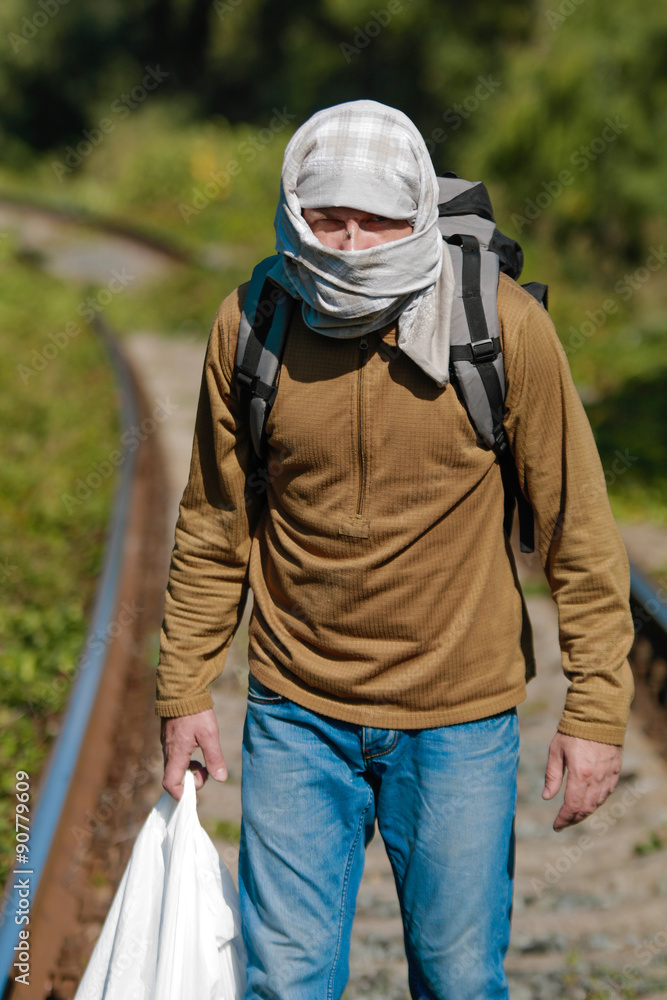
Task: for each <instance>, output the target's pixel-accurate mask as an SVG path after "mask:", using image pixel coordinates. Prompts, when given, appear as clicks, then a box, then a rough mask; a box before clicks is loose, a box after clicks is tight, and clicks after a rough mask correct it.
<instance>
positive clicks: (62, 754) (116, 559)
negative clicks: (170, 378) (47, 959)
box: [0, 319, 139, 996]
mask: <svg viewBox="0 0 667 1000" xmlns="http://www.w3.org/2000/svg"><path fill="white" fill-rule="evenodd" d="M91 325H92V326H93V328H94V329H95V332H96V333H97V334H98V336H99V337H100V338H101V340H102V342H103V343H104V346H105V348H106V351H107V353H108V356H109V359H110V362H111V366H112V368H113V370H114V374H115V377H116V383H117V386H118V390H119V395H120V405H119V410H120V418H121V424H122V427H123V430H124V431H130V430H131V428H132V427H133V426H136V424H137V422H138V413H139V408H138V401H137V398H136V395H135V391H134V386H133V381H132V376H131V372H130V369H129V366H128V364H127V362H126V361H125V359H124V357H123V355H122V353H121V352H120V350H119V348H118V346H117V344H116V342H115V340H114V339H113V337H112V336H111V334H110V331H109V330H108V328H107V327H106V326H105V325H104V324H103V323H102V322H101V321H100V320H99V319H98V320H96V321H95V322H94V323H93V324H91ZM135 470H136V454H135V453H133V452H132V451H130V449H129V448H126V449H125V452H124V461H123V463H122V470H121V476H120V480H119V482H118V486H117V488H116V495H115V498H114V504H113V513H112V518H111V523H110V527H109V533H108V540H107V546H106V552H105V558H104V565H103V568H102V574H101V577H100V582H99V585H98V590H97V595H96V600H95V606H94V608H93V613H92V616H91V619H90V623H89V627H88V634H87V637H86V641H85V643H84V652H83V656H82V659H81V662H80V664H79V666H78V676H77V679H76V681H75V685H74V688H73V690H72V694H71V696H70V700H69V705H68V708H67V710H66V713H65V716H64V718H63V722H62V727H61V731H60V735H59V737H58V739H57V741H56V743H55V745H54V747H53V749H52V752H51V755H50V758H49V763H48V765H47V769H46V771H45V773H44V776H43V778H42V781H41V784H40V794H39V799H38V803H37V809H36V811H35V816H34V820H33V821H32V822H31V824H30V826H31V834H30V853H29V859H30V863H29V866H28V865H25V866H24V868H23V870H21V869H20V867H19V869H17V870H15V871H14V872H13V873H10V877H9V880H8V887H9V891H8V892H7V895H6V897H5V900H4V906H3V911H2V926H1V927H0V996H4V991H5V990H6V988H7V985H8V982H9V980H10V973H11V967H12V964H13V958H14V948H15V945H16V944H17V943H18V941H19V930H20V927H19V926H18V925H17V924H16V923H15V920H14V915H15V914H16V913H18V912H19V910H18V904H19V900H20V897H19V887H18V886H17V885H16V884H14V885H13V886H12V883H16V882H17V881H18V879H19V878H21V879H24V880H25V879H29V890H30V896H29V898H30V900H31V901H34V900H35V897H36V893H37V890H38V887H39V884H40V880H41V877H42V874H43V872H44V868H45V866H46V862H47V859H48V856H49V852H50V849H51V844H52V841H53V838H54V836H55V833H56V830H57V828H58V824H59V821H60V817H61V814H62V811H63V806H64V803H65V800H66V798H67V795H68V792H69V789H70V784H71V780H72V775H73V772H74V769H75V766H76V763H77V760H78V757H79V752H80V749H81V745H82V743H83V739H84V736H85V733H86V729H87V726H88V722H89V719H90V714H91V711H92V708H93V705H94V703H95V698H96V696H97V692H98V688H99V684H100V680H101V677H102V674H103V672H104V667H105V664H106V660H107V654H108V647H107V646H106V645H103V644H101V643H99V642H93V641H92V639H93V637H94V636H96V635H106V634H108V632H107V629H108V627H109V625H110V624H111V622H112V621H113V617H114V613H115V610H116V606H117V599H118V589H119V583H120V578H121V570H122V561H123V560H122V557H123V546H124V540H125V533H126V525H127V521H128V515H129V510H130V497H131V494H132V487H133V483H134V479H135Z"/></svg>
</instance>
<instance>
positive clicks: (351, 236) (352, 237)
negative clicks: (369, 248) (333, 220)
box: [342, 219, 368, 250]
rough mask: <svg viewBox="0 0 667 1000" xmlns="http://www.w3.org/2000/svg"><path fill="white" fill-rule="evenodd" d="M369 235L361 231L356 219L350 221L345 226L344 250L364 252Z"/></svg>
mask: <svg viewBox="0 0 667 1000" xmlns="http://www.w3.org/2000/svg"><path fill="white" fill-rule="evenodd" d="M367 235H368V234H367V233H365V232H364V231H363V230H362V229H360V227H359V223H358V222H357V221H356V219H350V220H349V221H348V222H347V223H346V224H345V231H344V232H343V236H342V248H343V250H363V249H364V248H365V240H366V237H367Z"/></svg>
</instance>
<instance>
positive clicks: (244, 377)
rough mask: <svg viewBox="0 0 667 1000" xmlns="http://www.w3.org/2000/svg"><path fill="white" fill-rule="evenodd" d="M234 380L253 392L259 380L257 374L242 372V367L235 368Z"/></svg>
mask: <svg viewBox="0 0 667 1000" xmlns="http://www.w3.org/2000/svg"><path fill="white" fill-rule="evenodd" d="M235 374H236V381H237V382H238V383H239V385H240V386H241V387H242V388H243V389H249V390H250V392H254V391H255V389H256V388H257V382H258V381H259V375H249V374H248V372H244V371H243V369H242V368H237V369H236V372H235Z"/></svg>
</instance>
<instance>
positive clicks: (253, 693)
mask: <svg viewBox="0 0 667 1000" xmlns="http://www.w3.org/2000/svg"><path fill="white" fill-rule="evenodd" d="M248 701H255V702H258V703H259V704H260V705H277V704H279V703H280V702H283V701H287V698H286V697H285V695H283V694H278V693H277V692H276V691H272V690H271V688H268V687H266V685H264V684H262V682H261V681H258V680H257V678H256V677H255V676H254V675H253V674H248Z"/></svg>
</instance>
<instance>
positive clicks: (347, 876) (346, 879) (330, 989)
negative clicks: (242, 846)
mask: <svg viewBox="0 0 667 1000" xmlns="http://www.w3.org/2000/svg"><path fill="white" fill-rule="evenodd" d="M370 804H371V793H370V792H369V793H368V802H367V803H366V808H365V809H364V811H363V812H362V814H361V816H360V817H359V823H358V824H357V832H356V834H355V836H354V840H353V841H352V845H351V847H350V850H349V852H348V856H347V864H346V866H345V874H344V876H343V888H342V892H341V908H340V917H339V919H338V936H337V938H336V949H335V951H334V957H333V962H332V965H331V974H330V976H329V986H328V987H327V1000H332V998H333V990H334V978H335V975H336V968H337V966H338V959H339V958H340V947H341V941H342V937H343V924H344V922H345V904H346V902H347V890H348V886H349V884H350V871H351V869H352V859H353V858H354V853H355V851H356V848H357V844H358V843H359V838H360V836H361V831H362V830H363V827H364V821H365V818H366V813H367V812H368V807H369V806H370Z"/></svg>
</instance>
